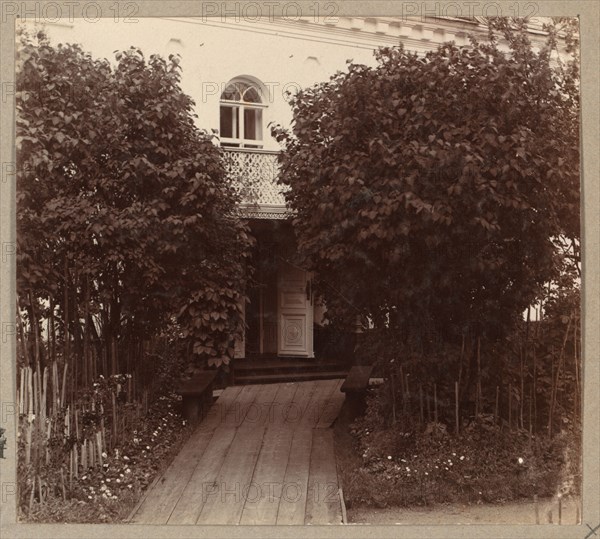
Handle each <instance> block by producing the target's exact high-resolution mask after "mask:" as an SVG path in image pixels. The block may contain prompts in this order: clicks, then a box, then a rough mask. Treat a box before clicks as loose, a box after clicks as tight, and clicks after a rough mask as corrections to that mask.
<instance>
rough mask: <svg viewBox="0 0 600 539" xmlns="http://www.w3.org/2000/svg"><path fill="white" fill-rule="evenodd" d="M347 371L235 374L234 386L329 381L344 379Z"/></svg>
mask: <svg viewBox="0 0 600 539" xmlns="http://www.w3.org/2000/svg"><path fill="white" fill-rule="evenodd" d="M347 374H348V371H347V370H337V371H320V372H319V371H313V372H291V373H285V372H284V373H270V374H266V373H262V374H246V373H244V374H239V375H238V374H236V377H235V384H236V385H246V384H277V383H283V382H306V381H310V380H331V379H334V378H346V375H347Z"/></svg>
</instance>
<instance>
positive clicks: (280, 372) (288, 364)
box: [233, 359, 349, 385]
mask: <svg viewBox="0 0 600 539" xmlns="http://www.w3.org/2000/svg"><path fill="white" fill-rule="evenodd" d="M348 370H349V368H348V367H347V366H346V365H344V364H340V363H336V362H332V361H315V360H312V361H310V360H308V361H307V360H293V359H241V360H240V359H238V360H235V361H234V365H233V378H234V380H233V381H234V383H235V384H236V385H238V384H239V385H245V384H275V383H283V382H306V381H310V380H330V379H334V378H346V376H347V374H348Z"/></svg>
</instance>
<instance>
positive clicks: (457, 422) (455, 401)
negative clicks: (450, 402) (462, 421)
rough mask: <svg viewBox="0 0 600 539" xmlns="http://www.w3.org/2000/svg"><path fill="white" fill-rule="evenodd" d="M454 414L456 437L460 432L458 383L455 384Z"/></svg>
mask: <svg viewBox="0 0 600 539" xmlns="http://www.w3.org/2000/svg"><path fill="white" fill-rule="evenodd" d="M454 412H455V415H456V435H457V436H458V432H459V418H458V382H454Z"/></svg>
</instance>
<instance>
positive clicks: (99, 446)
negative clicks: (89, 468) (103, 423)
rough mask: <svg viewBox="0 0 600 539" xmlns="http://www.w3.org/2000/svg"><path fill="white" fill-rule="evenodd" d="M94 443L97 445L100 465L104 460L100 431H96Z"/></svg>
mask: <svg viewBox="0 0 600 539" xmlns="http://www.w3.org/2000/svg"><path fill="white" fill-rule="evenodd" d="M96 445H97V447H98V461H99V463H100V466H102V464H104V461H103V459H102V433H101V432H100V431H98V432H96Z"/></svg>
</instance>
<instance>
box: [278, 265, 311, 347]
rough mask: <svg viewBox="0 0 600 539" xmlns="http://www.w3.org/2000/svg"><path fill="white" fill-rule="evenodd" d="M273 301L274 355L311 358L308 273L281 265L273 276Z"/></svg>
mask: <svg viewBox="0 0 600 539" xmlns="http://www.w3.org/2000/svg"><path fill="white" fill-rule="evenodd" d="M277 299H278V301H277V304H278V322H279V328H278V339H277V354H278V355H280V356H297V357H310V358H312V357H314V349H313V316H314V314H313V303H312V292H311V290H310V276H309V274H308V272H306V271H304V270H302V269H300V268H297V267H295V266H292V265H291V264H289V263H287V262H284V261H281V262H280V263H279V266H278V275H277Z"/></svg>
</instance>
